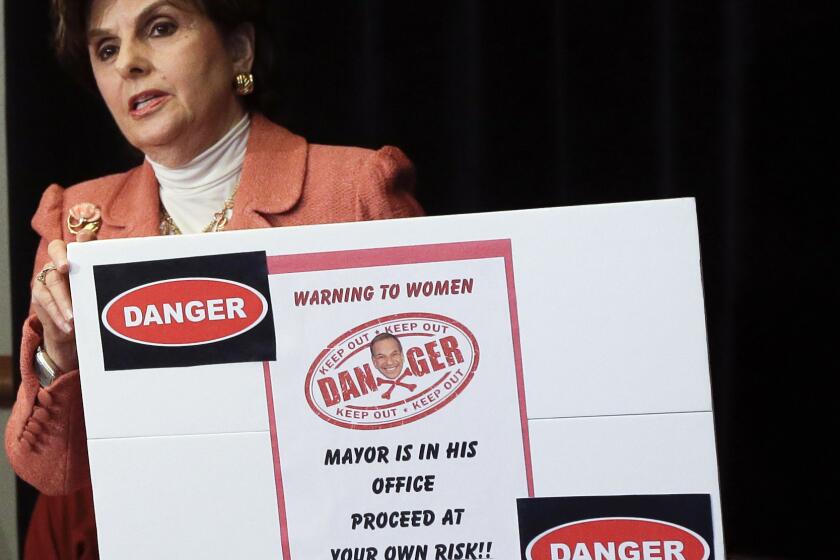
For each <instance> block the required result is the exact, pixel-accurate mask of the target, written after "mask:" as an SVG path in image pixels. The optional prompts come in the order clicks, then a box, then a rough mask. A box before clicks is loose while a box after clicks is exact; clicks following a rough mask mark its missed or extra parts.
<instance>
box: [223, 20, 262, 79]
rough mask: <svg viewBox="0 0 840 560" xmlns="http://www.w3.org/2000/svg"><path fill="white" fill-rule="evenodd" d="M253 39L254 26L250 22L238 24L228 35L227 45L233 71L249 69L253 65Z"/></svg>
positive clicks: (246, 70)
mask: <svg viewBox="0 0 840 560" xmlns="http://www.w3.org/2000/svg"><path fill="white" fill-rule="evenodd" d="M255 41H256V39H255V32H254V26H253V25H252V24H250V23H242V24H240V25H239V27H237V28H236V29H235V30H234V31H233V33H231V34H230V36H229V37H228V39H227V46H228V52H229V53H230V55H231V62H233V71H234V73H237V74H238V73H240V72H250V71H251V68H252V67H253V66H254V52H255Z"/></svg>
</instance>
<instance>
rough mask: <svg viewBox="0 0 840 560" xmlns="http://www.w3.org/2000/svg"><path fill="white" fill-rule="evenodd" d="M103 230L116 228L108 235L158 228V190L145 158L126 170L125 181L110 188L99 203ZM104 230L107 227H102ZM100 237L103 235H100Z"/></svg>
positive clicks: (139, 234) (142, 234) (144, 233)
mask: <svg viewBox="0 0 840 560" xmlns="http://www.w3.org/2000/svg"><path fill="white" fill-rule="evenodd" d="M102 226H103V230H105V229H106V228H110V227H114V228H116V229H118V230H120V231H119V233H118V234H115V235H107V236H108V237H117V236H118V237H149V236H153V235H158V233H159V228H160V193H159V192H158V182H157V179H156V178H155V173H154V171H153V170H152V166H151V165H149V163H148V162H145V161H144V162H143V165H141V166H139V167H136V168H135V169H133V170H132V171H130V172H129V173H128V175H127V176H126V179H125V182H123V184H122V185H120V186H118V187H117V188H115V189H114V192H113V194H111V197H110V198H109V199H108V201H107V202H106V203H105V204H104V205H103V209H102ZM103 234H107V231H103ZM102 237H105V235H103V236H102Z"/></svg>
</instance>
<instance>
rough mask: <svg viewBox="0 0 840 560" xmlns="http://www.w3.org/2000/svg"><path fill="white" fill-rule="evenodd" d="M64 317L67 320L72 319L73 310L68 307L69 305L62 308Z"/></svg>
mask: <svg viewBox="0 0 840 560" xmlns="http://www.w3.org/2000/svg"><path fill="white" fill-rule="evenodd" d="M64 318H65V319H67V320H68V321H72V320H73V310H72V309H70V308H69V307H68V308H66V309H65V310H64Z"/></svg>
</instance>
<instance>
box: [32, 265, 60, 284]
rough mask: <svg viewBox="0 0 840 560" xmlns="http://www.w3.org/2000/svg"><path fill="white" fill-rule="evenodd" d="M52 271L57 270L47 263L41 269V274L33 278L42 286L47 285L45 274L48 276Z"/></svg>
mask: <svg viewBox="0 0 840 560" xmlns="http://www.w3.org/2000/svg"><path fill="white" fill-rule="evenodd" d="M53 270H58V267H56V266H55V265H54V264H53V263H51V262H50V263H47V264H45V265H44V268H42V269H41V272H39V273H38V276H36V277H35V280H37V281H38V282H40V283H41V284H43V285H44V286H46V285H47V274H49V273H50V272H51V271H53Z"/></svg>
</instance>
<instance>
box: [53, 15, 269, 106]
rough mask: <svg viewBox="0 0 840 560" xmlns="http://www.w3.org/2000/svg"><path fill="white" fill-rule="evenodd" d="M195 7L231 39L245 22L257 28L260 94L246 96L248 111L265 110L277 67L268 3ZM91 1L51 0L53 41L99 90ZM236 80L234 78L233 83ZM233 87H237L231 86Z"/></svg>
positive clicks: (62, 57) (69, 65) (70, 66)
mask: <svg viewBox="0 0 840 560" xmlns="http://www.w3.org/2000/svg"><path fill="white" fill-rule="evenodd" d="M184 1H185V2H187V3H189V4H192V5H193V6H195V7H196V8H197V9H198V10H199V11H200V12H201V13H202V14H204V15H206V16H207V17H208V18H209V19H210V21H212V22H213V24H214V25H215V26H216V28H217V29H218V30H219V32H220V33H221V34H222V37H227V36H229V35H230V33H232V32H233V31H234V30H235V29H237V28H238V27H239V26H240V25H242V24H244V23H250V24H251V25H253V26H254V32H255V38H256V40H255V52H254V67H253V70H252V73H253V74H254V77H255V81H256V83H257V88H258V89H257V91H258V92H259V94H255V95H250V96H247V97H243V98H242V101H243V102H244V103H245V105H246V107H247V108H248V109H257V110H259V109H261V108H262V107H263V105H264V104H265V102H266V101H267V99H268V97H269V95H270V92H269V91H268V88H267V86H268V84H269V81H270V80H269V76H270V74H271V67H272V65H273V48H272V45H271V42H270V39H269V36H268V33H267V32H266V31H265V29H264V28H263V26H262V22H263V21H264V20H265V1H264V0H184ZM90 4H91V0H51V5H52V6H51V7H52V17H53V26H54V33H53V42H54V46H55V52H56V55H57V56H58V60H59V61H60V62H61V64H62V65H63V66H64V67H65V68H66V69H67V70H68V71H69V72H70V73H71V74H72V75H73V76H75V77H76V78H77V79H79V80H80V81H81V82H82V84H83V85H85V86H87V87H89V88H91V89H93V90H95V89H96V82H95V81H94V79H93V70H92V69H91V66H90V58H89V55H88V41H87V26H88V15H89V11H90ZM232 80H233V77H231V84H232V83H233V82H232ZM231 87H233V86H232V85H231Z"/></svg>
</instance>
